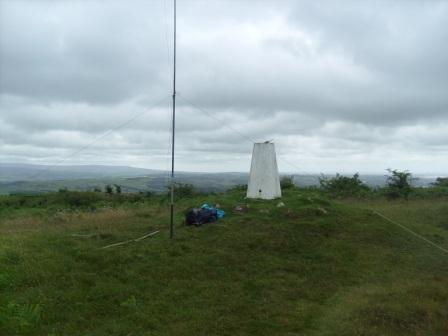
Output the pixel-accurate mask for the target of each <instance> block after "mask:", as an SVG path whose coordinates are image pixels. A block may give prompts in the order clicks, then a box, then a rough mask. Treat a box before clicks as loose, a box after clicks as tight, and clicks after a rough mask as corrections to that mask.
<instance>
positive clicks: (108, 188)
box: [105, 184, 114, 195]
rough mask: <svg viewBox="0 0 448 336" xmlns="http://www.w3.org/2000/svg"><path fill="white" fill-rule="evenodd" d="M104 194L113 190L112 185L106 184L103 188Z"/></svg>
mask: <svg viewBox="0 0 448 336" xmlns="http://www.w3.org/2000/svg"><path fill="white" fill-rule="evenodd" d="M105 191H106V194H109V195H110V194H112V193H113V192H114V190H113V189H112V186H111V185H110V184H108V185H106V188H105Z"/></svg>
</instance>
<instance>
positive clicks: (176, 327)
mask: <svg viewBox="0 0 448 336" xmlns="http://www.w3.org/2000/svg"><path fill="white" fill-rule="evenodd" d="M67 195H68V196H67ZM67 195H63V196H61V195H60V194H51V195H46V196H38V197H28V198H20V197H9V198H8V197H2V198H0V200H1V203H0V205H1V207H0V218H1V219H0V334H5V335H310V336H314V335H446V334H448V322H447V321H448V305H447V302H448V287H447V286H446V284H447V281H448V256H447V255H444V254H443V253H442V252H440V251H438V250H435V249H434V248H433V247H431V246H429V245H427V244H425V243H424V242H421V241H419V240H417V239H416V238H415V237H413V236H410V235H408V234H407V233H406V232H403V231H402V230H401V229H400V228H398V227H395V226H393V225H391V224H390V223H387V222H385V221H384V220H382V219H381V218H379V217H378V216H376V215H375V214H373V213H372V211H370V210H369V209H367V208H370V209H380V210H381V211H382V212H384V213H386V214H387V215H388V216H390V217H393V218H395V219H397V220H401V221H403V222H406V224H407V225H409V226H410V227H411V228H412V229H413V230H415V231H417V232H419V233H420V234H423V235H424V236H425V237H427V238H429V239H431V240H434V241H436V242H437V243H438V244H440V245H442V246H444V247H445V248H447V247H448V225H447V223H446V220H445V219H446V218H448V216H447V215H448V203H447V202H446V200H440V201H431V202H429V201H412V202H396V203H387V202H384V201H370V202H346V203H342V202H331V201H328V200H325V199H322V198H321V197H320V196H319V195H317V194H314V193H313V192H310V191H301V190H298V189H294V190H291V191H287V192H286V195H285V196H284V197H283V199H282V201H283V202H284V203H285V204H286V206H285V207H277V203H278V201H246V200H244V193H243V192H242V191H237V190H234V191H230V192H227V193H225V194H219V195H201V196H197V197H193V198H190V199H184V200H181V201H180V202H179V203H178V205H177V209H178V213H177V218H176V220H177V227H176V237H175V239H174V240H173V241H170V240H169V238H168V230H167V222H168V212H167V210H168V204H167V203H166V200H165V199H163V198H162V197H151V198H141V197H140V198H138V197H134V198H132V197H131V196H129V195H128V196H123V195H121V196H120V195H118V196H116V197H115V196H113V197H106V196H101V198H99V196H88V195H90V194H76V193H75V194H71V193H69V194H67ZM77 197H78V198H79V199H78V198H77ZM85 197H87V201H85V202H83V201H80V199H81V200H82V199H84V198H85ZM88 197H90V198H88ZM61 198H63V199H61ZM205 201H207V202H209V203H219V204H221V206H222V207H223V208H224V209H225V210H226V211H227V216H226V217H225V218H224V219H223V220H221V221H219V222H218V223H215V224H209V225H205V226H203V227H200V228H196V227H184V226H182V225H181V221H182V211H183V210H184V209H186V208H188V207H191V206H198V205H200V204H202V203H203V202H205ZM236 205H243V206H244V211H239V212H238V211H234V210H233V209H234V208H235V206H236ZM245 206H248V208H245ZM155 230H160V233H159V234H158V235H155V236H153V237H152V238H148V239H146V240H142V241H139V242H134V243H131V244H128V245H124V246H117V247H114V248H110V249H105V250H102V249H99V247H102V246H105V245H108V244H112V243H116V242H120V241H123V240H126V239H130V238H135V237H140V236H142V235H143V234H145V233H148V232H152V231H155Z"/></svg>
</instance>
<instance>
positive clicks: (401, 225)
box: [373, 210, 448, 254]
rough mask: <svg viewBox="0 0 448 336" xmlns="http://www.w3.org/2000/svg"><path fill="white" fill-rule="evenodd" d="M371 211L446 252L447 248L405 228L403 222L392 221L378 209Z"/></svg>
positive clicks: (447, 251)
mask: <svg viewBox="0 0 448 336" xmlns="http://www.w3.org/2000/svg"><path fill="white" fill-rule="evenodd" d="M373 213H374V214H376V215H377V216H379V217H381V218H383V219H385V220H387V221H388V222H390V223H392V224H395V225H397V226H399V227H401V228H402V229H403V230H406V231H407V232H409V233H410V234H412V235H414V236H415V237H417V238H420V239H421V240H424V241H425V242H427V243H428V244H430V245H432V246H434V247H436V248H438V249H439V250H441V251H443V252H445V253H447V254H448V250H447V249H445V248H443V247H442V246H440V245H437V244H436V243H434V242H432V241H430V240H429V239H427V238H425V237H423V236H422V235H420V234H418V233H417V232H414V231H412V230H411V229H409V228H407V227H406V226H404V225H403V224H400V223H398V222H396V221H394V220H392V219H390V218H388V217H386V216H384V215H383V214H381V213H379V212H378V211H375V210H373Z"/></svg>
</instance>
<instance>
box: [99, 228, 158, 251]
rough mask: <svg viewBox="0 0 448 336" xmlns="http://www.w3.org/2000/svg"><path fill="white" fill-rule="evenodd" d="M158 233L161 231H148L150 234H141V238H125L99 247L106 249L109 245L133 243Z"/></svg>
mask: <svg viewBox="0 0 448 336" xmlns="http://www.w3.org/2000/svg"><path fill="white" fill-rule="evenodd" d="M157 233H159V231H154V232H151V233H148V234H146V235H144V236H141V237H139V238H135V239H129V240H125V241H122V242H119V243H115V244H110V245H106V246H103V247H100V248H99V249H100V250H104V249H107V248H109V247H115V246H120V245H125V244H129V243H133V242H139V241H140V240H143V239H146V238H148V237H151V236H154V235H155V234H157Z"/></svg>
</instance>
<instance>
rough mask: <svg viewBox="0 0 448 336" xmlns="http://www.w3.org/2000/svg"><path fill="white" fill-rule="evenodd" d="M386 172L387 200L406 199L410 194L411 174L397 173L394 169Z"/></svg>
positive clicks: (407, 172) (405, 172)
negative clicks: (387, 173)
mask: <svg viewBox="0 0 448 336" xmlns="http://www.w3.org/2000/svg"><path fill="white" fill-rule="evenodd" d="M387 171H388V172H389V175H388V176H387V195H388V196H389V198H400V197H404V198H405V199H408V197H409V194H410V193H411V192H412V185H411V182H412V180H413V178H412V173H411V172H410V171H408V170H404V171H399V170H396V169H394V170H392V169H387Z"/></svg>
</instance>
